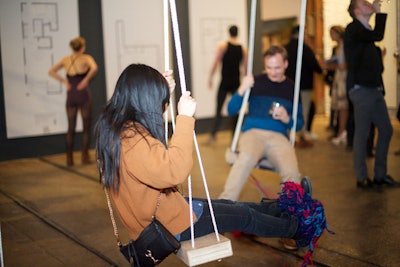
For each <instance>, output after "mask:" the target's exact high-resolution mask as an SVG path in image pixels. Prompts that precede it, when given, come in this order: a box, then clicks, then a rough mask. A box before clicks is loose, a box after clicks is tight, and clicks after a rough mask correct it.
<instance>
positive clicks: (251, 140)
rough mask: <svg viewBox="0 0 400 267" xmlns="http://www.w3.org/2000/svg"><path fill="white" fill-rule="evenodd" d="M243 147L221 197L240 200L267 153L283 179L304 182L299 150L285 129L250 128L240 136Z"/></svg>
mask: <svg viewBox="0 0 400 267" xmlns="http://www.w3.org/2000/svg"><path fill="white" fill-rule="evenodd" d="M239 151H240V153H239V156H238V158H237V159H236V161H235V163H234V164H233V166H232V168H231V170H230V172H229V176H228V178H227V180H226V182H225V186H224V191H223V192H222V193H221V195H220V196H219V198H220V199H230V200H233V201H237V200H238V198H239V195H240V192H241V191H242V188H243V186H244V184H245V182H246V181H247V178H248V177H249V175H250V173H251V171H252V170H253V168H254V167H255V166H256V164H257V162H258V161H259V160H260V159H261V158H263V157H266V158H267V159H268V160H269V161H270V162H271V163H272V165H273V166H274V167H275V170H276V171H277V172H278V174H279V175H280V176H281V179H282V182H287V181H293V182H296V183H300V172H299V168H298V163H297V158H296V153H295V150H294V148H293V147H292V145H291V144H290V142H289V140H288V139H287V137H286V136H284V135H282V134H281V133H277V132H274V131H266V130H260V129H251V130H248V131H246V132H244V133H243V134H242V136H241V137H240V140H239Z"/></svg>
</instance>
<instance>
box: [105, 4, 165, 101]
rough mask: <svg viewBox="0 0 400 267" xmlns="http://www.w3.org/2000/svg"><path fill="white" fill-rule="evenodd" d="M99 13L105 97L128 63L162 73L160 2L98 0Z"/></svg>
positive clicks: (162, 50) (161, 11) (111, 90)
mask: <svg viewBox="0 0 400 267" xmlns="http://www.w3.org/2000/svg"><path fill="white" fill-rule="evenodd" d="M102 13H103V14H102V18H103V36H104V58H105V69H106V81H107V84H106V88H107V98H110V97H111V95H112V94H113V92H114V88H115V84H116V82H117V79H118V77H119V75H120V74H121V72H122V71H123V70H124V69H125V68H126V67H127V66H128V65H130V64H132V63H143V64H146V65H149V66H151V67H153V68H155V69H157V70H158V71H160V72H164V69H165V68H164V36H163V31H164V22H163V1H160V0H113V1H110V0H102Z"/></svg>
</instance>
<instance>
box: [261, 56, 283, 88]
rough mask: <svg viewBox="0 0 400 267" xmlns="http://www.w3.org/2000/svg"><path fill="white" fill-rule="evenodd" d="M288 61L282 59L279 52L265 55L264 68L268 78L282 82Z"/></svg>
mask: <svg viewBox="0 0 400 267" xmlns="http://www.w3.org/2000/svg"><path fill="white" fill-rule="evenodd" d="M287 66H288V61H287V60H284V59H283V57H282V55H281V54H275V55H273V56H266V57H265V58H264V68H265V72H266V73H267V76H268V78H269V79H270V80H271V81H273V82H282V81H283V80H284V79H285V71H286V68H287Z"/></svg>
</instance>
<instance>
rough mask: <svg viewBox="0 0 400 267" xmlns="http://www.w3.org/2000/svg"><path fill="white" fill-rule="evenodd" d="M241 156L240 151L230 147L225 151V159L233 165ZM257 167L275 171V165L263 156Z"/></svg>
mask: <svg viewBox="0 0 400 267" xmlns="http://www.w3.org/2000/svg"><path fill="white" fill-rule="evenodd" d="M238 157H239V151H237V150H236V151H234V152H233V151H232V150H230V149H229V148H228V149H227V150H226V151H225V160H226V162H228V163H229V164H230V165H232V164H233V163H234V162H235V161H236V159H237V158H238ZM254 167H255V168H258V169H262V170H270V171H275V167H274V165H272V163H271V162H270V161H269V160H268V159H267V158H266V157H264V158H261V159H260V160H259V161H258V162H257V164H256V166H254Z"/></svg>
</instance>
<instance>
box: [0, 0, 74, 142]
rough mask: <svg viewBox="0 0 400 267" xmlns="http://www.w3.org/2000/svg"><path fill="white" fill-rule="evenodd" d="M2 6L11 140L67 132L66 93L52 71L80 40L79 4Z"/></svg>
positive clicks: (3, 1)
mask: <svg viewBox="0 0 400 267" xmlns="http://www.w3.org/2000/svg"><path fill="white" fill-rule="evenodd" d="M0 5H1V8H0V34H1V56H2V68H3V85H4V101H5V113H6V129H7V138H19V137H29V136H41V135H51V134H59V133H65V132H66V131H67V118H66V112H65V99H66V91H65V88H64V86H63V85H62V84H60V83H59V82H57V81H55V80H54V79H52V78H51V77H49V76H48V74H47V72H48V70H49V69H50V67H51V66H52V65H53V64H54V63H55V62H57V61H58V60H60V59H61V58H62V57H64V56H66V55H67V54H69V53H70V48H69V41H70V40H71V39H72V38H74V37H76V36H78V35H79V27H78V25H79V21H78V7H77V1H76V0H75V1H64V0H52V1H44V0H43V1H41V0H35V1H31V0H13V1H10V0H0ZM78 129H79V128H78Z"/></svg>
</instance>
